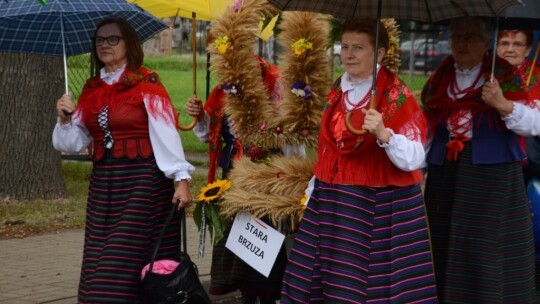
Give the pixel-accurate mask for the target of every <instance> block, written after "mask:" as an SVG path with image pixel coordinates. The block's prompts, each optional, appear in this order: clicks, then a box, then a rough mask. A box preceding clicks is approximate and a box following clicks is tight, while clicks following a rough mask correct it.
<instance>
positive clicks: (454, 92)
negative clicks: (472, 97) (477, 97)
mask: <svg viewBox="0 0 540 304" xmlns="http://www.w3.org/2000/svg"><path fill="white" fill-rule="evenodd" d="M480 78H482V71H478V75H477V76H476V79H475V80H474V81H473V83H472V84H471V85H470V86H468V87H466V88H465V89H460V88H459V87H458V84H457V76H456V74H454V79H453V80H452V83H451V84H450V93H452V95H454V97H455V98H458V95H462V94H469V93H471V92H472V91H474V90H475V89H476V85H477V84H478V82H479V81H480Z"/></svg>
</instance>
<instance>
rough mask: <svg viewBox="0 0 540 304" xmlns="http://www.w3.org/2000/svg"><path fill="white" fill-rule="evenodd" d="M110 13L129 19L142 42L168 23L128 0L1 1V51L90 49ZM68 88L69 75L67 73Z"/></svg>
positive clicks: (75, 51) (47, 52) (46, 52)
mask: <svg viewBox="0 0 540 304" xmlns="http://www.w3.org/2000/svg"><path fill="white" fill-rule="evenodd" d="M109 17H119V18H124V19H126V20H127V21H128V22H129V23H130V24H131V25H132V26H133V28H135V31H136V32H137V35H138V37H139V40H141V42H143V41H145V40H147V39H149V38H151V37H152V36H154V35H155V34H157V33H158V32H160V31H163V30H164V29H166V28H168V26H167V25H166V24H165V23H163V22H162V21H160V20H159V19H157V18H155V17H154V16H152V15H150V14H149V13H148V12H146V11H145V10H143V9H141V8H140V7H138V6H137V5H134V4H131V3H128V2H126V1H125V0H92V1H90V0H48V1H47V2H46V4H45V5H42V4H40V3H39V2H38V1H36V0H3V1H0V52H13V53H33V54H41V55H53V56H63V57H64V69H65V72H66V74H67V67H66V60H65V58H66V56H72V55H78V54H84V53H88V52H90V51H91V48H92V36H93V34H94V31H95V29H96V26H97V24H98V23H99V22H100V21H102V20H104V19H106V18H109ZM66 92H67V75H66Z"/></svg>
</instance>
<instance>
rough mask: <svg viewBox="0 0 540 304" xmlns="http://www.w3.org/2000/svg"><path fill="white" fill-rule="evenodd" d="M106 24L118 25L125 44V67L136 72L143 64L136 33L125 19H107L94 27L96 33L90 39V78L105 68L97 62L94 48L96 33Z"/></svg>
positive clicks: (101, 63) (142, 53)
mask: <svg viewBox="0 0 540 304" xmlns="http://www.w3.org/2000/svg"><path fill="white" fill-rule="evenodd" d="M107 24H116V25H118V28H119V29H120V33H121V35H122V37H123V39H124V42H125V44H126V57H127V62H128V63H127V65H128V68H129V69H130V70H132V71H135V70H137V69H138V68H139V67H140V66H141V65H142V63H143V60H144V52H143V49H142V45H141V41H140V40H139V38H138V37H137V33H136V32H135V29H134V28H133V27H132V26H131V25H130V24H129V22H127V21H126V20H125V19H122V18H109V19H105V20H103V21H101V22H100V23H99V24H98V26H97V27H96V31H95V32H94V36H93V37H92V54H91V56H90V67H91V71H92V76H97V75H99V71H100V70H101V68H102V67H104V66H105V64H104V63H103V62H102V61H101V60H99V58H98V56H97V48H96V35H97V31H98V30H99V29H100V28H101V27H102V26H104V25H107Z"/></svg>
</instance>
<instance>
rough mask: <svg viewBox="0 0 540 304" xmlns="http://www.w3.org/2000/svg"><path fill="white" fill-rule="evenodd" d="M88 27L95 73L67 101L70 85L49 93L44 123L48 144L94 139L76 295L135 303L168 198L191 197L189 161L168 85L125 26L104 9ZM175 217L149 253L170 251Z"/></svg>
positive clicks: (66, 147) (73, 145)
mask: <svg viewBox="0 0 540 304" xmlns="http://www.w3.org/2000/svg"><path fill="white" fill-rule="evenodd" d="M94 37H95V38H94V40H93V41H92V46H93V48H92V60H93V61H94V62H95V63H96V70H95V71H94V73H95V75H97V76H94V77H92V78H90V79H89V80H88V81H87V82H86V84H85V86H84V88H83V91H82V93H81V96H80V98H79V102H78V104H77V107H76V108H75V106H74V104H73V102H72V101H71V96H69V95H64V96H62V98H61V99H60V100H59V101H58V103H57V106H56V109H57V112H58V116H59V120H58V123H57V124H56V127H55V129H54V132H53V145H54V147H55V148H56V149H57V150H60V151H65V152H79V151H81V150H83V149H84V148H86V146H87V145H88V144H90V143H91V142H92V141H93V147H94V149H93V151H94V155H93V156H92V160H93V170H92V176H91V181H90V188H89V191H88V202H87V213H86V227H85V236H84V252H83V260H82V271H81V278H80V284H79V299H78V302H79V303H140V297H139V291H138V283H139V278H140V273H141V269H142V268H143V267H144V265H146V264H147V263H148V262H149V260H150V258H151V255H152V249H153V248H154V242H155V241H156V240H157V238H158V236H159V233H160V231H161V230H162V227H163V223H164V222H165V219H166V218H167V215H168V214H169V211H170V209H171V208H173V205H172V203H178V208H184V207H188V206H190V205H191V204H192V198H191V193H190V190H189V185H188V180H189V179H190V173H191V172H193V171H194V167H193V166H191V165H190V164H189V163H188V162H187V161H186V160H185V157H184V151H183V148H182V142H181V140H180V136H179V135H178V130H177V120H176V119H177V113H176V111H175V109H174V107H173V106H172V104H171V101H170V98H169V95H168V94H167V91H166V90H165V88H164V87H163V85H162V84H161V82H160V80H159V77H158V75H157V74H156V73H155V72H153V71H150V70H148V69H146V68H144V67H142V66H141V64H142V62H143V56H144V54H143V51H142V47H141V44H140V42H139V40H138V38H137V35H136V33H135V31H134V30H133V28H132V27H131V26H130V25H129V23H127V22H126V21H125V20H123V19H109V20H105V21H103V22H101V23H100V24H99V25H98V27H97V29H96V32H95V35H94ZM74 109H75V110H74ZM73 110H74V112H73V115H67V114H66V112H68V113H69V112H71V111H73ZM175 182H176V183H177V186H176V190H175ZM179 225H180V222H179V217H175V218H174V219H173V220H172V222H171V224H170V225H169V227H168V230H167V231H166V233H165V234H164V236H163V241H162V243H161V247H160V249H159V251H158V256H157V258H156V259H167V258H172V257H174V256H176V255H177V254H178V250H179V246H180V244H179V243H180V242H179V240H180V235H179V232H180V230H179Z"/></svg>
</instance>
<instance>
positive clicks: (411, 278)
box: [281, 181, 437, 304]
mask: <svg viewBox="0 0 540 304" xmlns="http://www.w3.org/2000/svg"><path fill="white" fill-rule="evenodd" d="M281 303H284V304H285V303H437V298H436V289H435V277H434V275H433V264H432V259H431V252H430V243H429V236H428V230H427V223H426V216H425V209H424V205H423V200H422V193H421V189H420V186H419V185H413V186H409V187H403V188H397V187H385V188H368V187H358V186H345V185H329V184H326V183H323V182H320V181H317V182H316V185H315V189H314V191H313V194H312V196H311V199H310V201H309V204H308V207H307V209H306V211H305V213H304V217H303V219H302V221H301V223H300V227H299V230H298V233H297V234H296V238H295V241H294V245H293V248H292V251H291V254H290V256H289V262H288V264H287V268H286V271H285V275H284V279H283V286H282V293H281Z"/></svg>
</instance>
